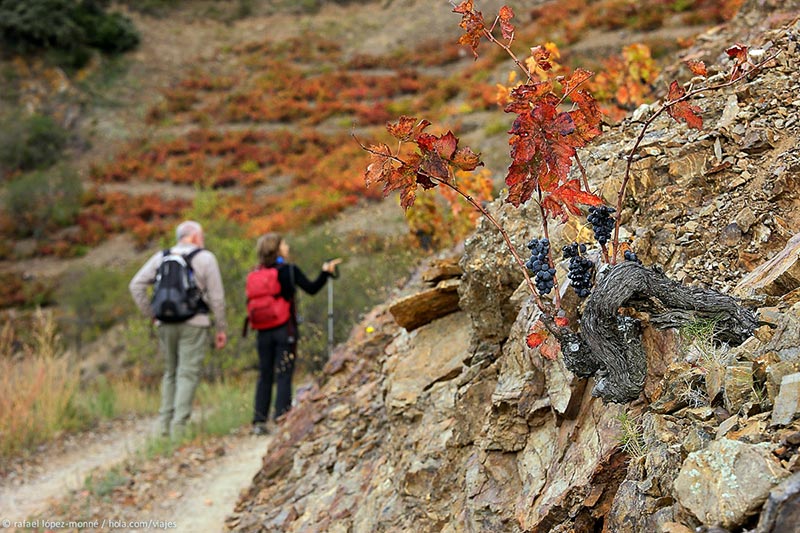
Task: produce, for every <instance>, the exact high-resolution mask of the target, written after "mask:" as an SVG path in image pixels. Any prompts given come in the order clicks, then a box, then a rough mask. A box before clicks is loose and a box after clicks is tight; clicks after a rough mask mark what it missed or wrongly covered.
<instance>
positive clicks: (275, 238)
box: [256, 233, 283, 267]
mask: <svg viewBox="0 0 800 533" xmlns="http://www.w3.org/2000/svg"><path fill="white" fill-rule="evenodd" d="M281 241H283V237H281V236H280V235H279V234H277V233H265V234H264V235H262V236H261V237H259V238H258V242H257V243H256V255H257V256H258V264H259V265H261V266H265V267H271V266H273V265H275V263H276V262H277V261H278V247H279V246H280V245H281Z"/></svg>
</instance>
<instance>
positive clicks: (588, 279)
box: [561, 242, 594, 298]
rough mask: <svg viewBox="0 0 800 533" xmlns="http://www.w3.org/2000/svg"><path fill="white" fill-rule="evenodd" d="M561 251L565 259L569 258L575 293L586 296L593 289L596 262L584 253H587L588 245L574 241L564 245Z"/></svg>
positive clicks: (570, 275) (571, 280)
mask: <svg viewBox="0 0 800 533" xmlns="http://www.w3.org/2000/svg"><path fill="white" fill-rule="evenodd" d="M561 251H562V252H563V253H564V259H569V273H568V274H567V277H568V278H569V281H570V285H572V289H573V290H574V291H575V294H577V295H578V297H580V298H586V297H587V296H589V293H590V292H591V289H592V275H593V274H594V263H592V262H591V261H590V260H589V259H588V258H586V256H584V255H583V254H585V253H586V245H585V244H578V243H577V242H573V243H572V244H570V245H568V246H564V247H563V248H562V249H561Z"/></svg>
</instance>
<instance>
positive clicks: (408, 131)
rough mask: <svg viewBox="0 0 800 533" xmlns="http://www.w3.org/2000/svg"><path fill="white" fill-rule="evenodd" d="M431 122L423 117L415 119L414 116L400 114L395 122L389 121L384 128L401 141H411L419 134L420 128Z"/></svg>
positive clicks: (422, 128)
mask: <svg viewBox="0 0 800 533" xmlns="http://www.w3.org/2000/svg"><path fill="white" fill-rule="evenodd" d="M430 125H431V123H430V122H428V121H427V120H425V119H422V120H419V121H418V120H417V119H416V118H414V117H407V116H405V115H403V116H401V117H400V118H399V119H398V120H397V122H390V123H389V124H387V125H386V130H387V131H388V132H389V133H390V134H391V135H392V136H393V137H395V138H396V139H398V140H399V141H402V142H406V141H412V140H414V139H416V138H417V137H419V136H420V134H421V133H422V130H424V129H425V128H427V127H428V126H430Z"/></svg>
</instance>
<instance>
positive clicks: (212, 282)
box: [129, 220, 227, 438]
mask: <svg viewBox="0 0 800 533" xmlns="http://www.w3.org/2000/svg"><path fill="white" fill-rule="evenodd" d="M175 235H176V240H177V244H175V246H173V247H172V248H170V249H167V250H163V251H159V252H157V253H156V254H154V255H153V256H152V257H151V258H150V259H149V260H148V261H147V262H146V263H145V264H144V266H142V268H141V269H140V270H139V272H137V273H136V275H135V276H134V277H133V279H132V280H131V282H130V285H129V289H130V291H131V295H132V296H133V299H134V301H135V302H136V305H137V306H138V307H139V309H140V310H141V311H142V313H144V314H145V315H146V316H147V317H149V318H151V319H153V321H154V322H155V324H156V326H157V331H158V340H159V345H160V347H161V351H162V353H163V354H164V377H163V379H162V382H161V409H160V411H159V414H160V430H161V435H163V436H168V435H171V436H172V437H173V438H176V437H178V436H179V435H180V433H181V432H182V431H183V430H184V429H185V428H186V424H187V422H188V421H189V417H190V415H191V412H192V401H193V399H194V393H195V390H196V389H197V384H198V382H199V381H200V367H201V365H202V363H203V359H204V357H205V355H206V350H207V348H208V346H209V339H208V335H209V330H210V329H211V324H212V321H211V318H210V316H209V312H211V313H213V315H214V325H215V330H216V334H215V338H214V345H215V346H216V348H217V349H222V348H224V347H225V344H226V342H227V335H226V333H225V332H226V329H227V323H226V320H225V291H224V289H223V287H222V276H221V275H220V271H219V265H218V263H217V258H216V257H215V256H214V254H213V253H211V252H210V251H208V250H206V249H205V248H203V246H204V239H203V228H202V227H201V226H200V224H198V223H197V222H194V221H192V220H187V221H185V222H182V223H181V224H179V225H178V227H177V229H176V230H175ZM151 285H153V286H154V289H153V296H152V298H150V297H148V287H149V286H151Z"/></svg>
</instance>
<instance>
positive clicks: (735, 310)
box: [556, 262, 757, 403]
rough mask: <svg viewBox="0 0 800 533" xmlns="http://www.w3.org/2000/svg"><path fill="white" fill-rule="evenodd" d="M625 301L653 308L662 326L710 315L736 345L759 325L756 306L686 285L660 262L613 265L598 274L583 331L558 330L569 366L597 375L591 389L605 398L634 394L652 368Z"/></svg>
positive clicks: (653, 319)
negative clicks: (623, 311)
mask: <svg viewBox="0 0 800 533" xmlns="http://www.w3.org/2000/svg"><path fill="white" fill-rule="evenodd" d="M622 307H632V308H634V309H636V310H638V311H644V312H647V313H649V314H650V323H651V324H652V325H654V326H655V327H657V328H659V329H667V328H676V327H680V326H682V325H684V324H688V323H690V322H693V321H695V320H698V319H711V320H713V321H714V322H715V332H714V333H715V337H716V338H717V339H719V340H720V341H723V342H727V343H729V344H732V345H738V344H741V343H742V342H744V341H745V340H746V339H747V338H749V337H750V336H751V335H752V334H753V330H754V329H755V328H756V326H757V321H756V317H755V315H754V314H753V312H752V311H750V310H749V309H745V308H744V307H742V306H740V305H739V304H738V303H737V301H736V300H735V299H734V298H732V297H730V296H727V295H725V294H721V293H719V292H717V291H713V290H708V289H701V288H699V287H689V286H685V285H682V284H680V283H678V282H676V281H673V280H671V279H669V278H667V277H666V276H665V275H664V273H663V271H661V270H660V269H658V268H656V267H653V268H646V267H644V266H642V265H640V264H637V263H634V262H624V263H621V264H618V265H616V266H613V267H611V268H609V269H608V270H607V271H606V272H605V273H604V274H603V275H602V277H600V278H599V279H598V280H597V284H596V285H595V288H594V291H593V292H592V294H591V296H590V297H589V300H588V301H587V303H586V309H585V310H584V313H583V317H582V318H581V321H580V325H581V331H580V333H574V332H571V331H569V330H567V329H566V328H560V329H559V330H558V331H557V332H556V337H557V338H558V340H559V342H560V344H561V352H562V353H563V355H564V362H565V364H566V366H567V368H568V369H569V370H570V371H571V372H573V373H574V374H576V375H577V376H580V377H584V378H587V377H590V376H595V377H596V384H595V386H594V389H593V390H592V395H593V396H598V397H600V398H602V399H603V401H604V402H614V403H625V402H630V401H633V400H635V399H636V398H638V396H639V394H640V393H641V392H642V389H643V388H644V379H645V376H646V374H647V358H646V356H645V353H644V348H643V347H642V342H641V334H640V333H641V332H640V327H639V321H638V320H636V319H635V318H632V317H629V316H623V315H620V313H619V310H620V308H622Z"/></svg>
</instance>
